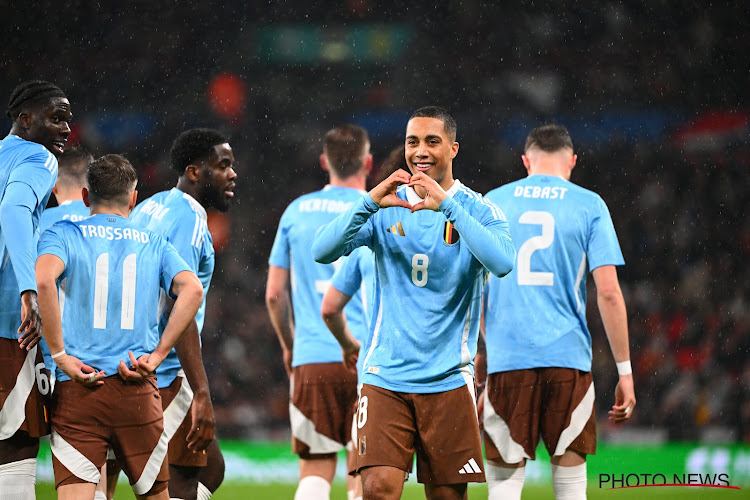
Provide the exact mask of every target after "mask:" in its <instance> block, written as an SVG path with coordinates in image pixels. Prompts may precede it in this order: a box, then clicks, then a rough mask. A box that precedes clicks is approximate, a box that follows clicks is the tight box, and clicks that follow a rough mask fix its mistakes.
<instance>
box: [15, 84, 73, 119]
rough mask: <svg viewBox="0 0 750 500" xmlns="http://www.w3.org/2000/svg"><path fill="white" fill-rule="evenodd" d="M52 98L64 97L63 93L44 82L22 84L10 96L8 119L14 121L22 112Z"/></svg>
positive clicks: (53, 85)
mask: <svg viewBox="0 0 750 500" xmlns="http://www.w3.org/2000/svg"><path fill="white" fill-rule="evenodd" d="M54 97H65V92H63V91H62V89H61V88H60V87H58V86H57V85H55V84H54V83H50V82H45V81H44V80H29V81H26V82H23V83H21V84H20V85H18V86H17V87H16V88H15V89H13V92H11V94H10V99H9V100H8V110H7V115H8V118H10V119H11V120H13V121H15V120H16V119H17V118H18V116H19V115H20V114H21V113H22V112H23V111H27V110H29V109H31V108H33V107H34V106H38V105H39V104H43V103H46V102H48V101H49V100H50V99H52V98H54Z"/></svg>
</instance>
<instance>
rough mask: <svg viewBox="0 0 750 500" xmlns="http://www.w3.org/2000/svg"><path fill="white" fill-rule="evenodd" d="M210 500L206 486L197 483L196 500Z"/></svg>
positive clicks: (209, 493) (209, 491)
mask: <svg viewBox="0 0 750 500" xmlns="http://www.w3.org/2000/svg"><path fill="white" fill-rule="evenodd" d="M209 498H211V490H209V489H208V488H206V485H205V484H203V483H200V482H199V483H198V496H197V499H198V500H208V499H209Z"/></svg>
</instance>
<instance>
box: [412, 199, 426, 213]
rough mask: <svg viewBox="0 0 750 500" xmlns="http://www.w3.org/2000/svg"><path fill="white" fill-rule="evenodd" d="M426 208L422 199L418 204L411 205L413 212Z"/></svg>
mask: <svg viewBox="0 0 750 500" xmlns="http://www.w3.org/2000/svg"><path fill="white" fill-rule="evenodd" d="M422 209H424V202H423V201H420V202H419V203H417V204H416V205H412V207H411V213H414V212H418V211H419V210H422Z"/></svg>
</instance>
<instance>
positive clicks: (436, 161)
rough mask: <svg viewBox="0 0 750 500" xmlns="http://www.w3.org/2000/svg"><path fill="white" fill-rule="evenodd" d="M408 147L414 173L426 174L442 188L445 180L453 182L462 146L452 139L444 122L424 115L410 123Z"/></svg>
mask: <svg viewBox="0 0 750 500" xmlns="http://www.w3.org/2000/svg"><path fill="white" fill-rule="evenodd" d="M405 148H406V150H405V155H406V163H407V164H408V165H409V170H411V173H412V174H416V173H417V172H424V173H426V174H427V175H428V176H430V177H431V178H432V179H434V180H435V181H436V182H437V183H438V184H440V185H441V186H442V182H443V180H444V179H448V180H450V181H451V184H452V183H453V182H452V180H453V170H452V169H453V158H455V157H456V154H457V153H458V143H457V142H455V141H452V140H451V138H450V137H449V136H448V133H447V132H446V131H445V125H444V124H443V120H440V119H438V118H426V117H421V116H420V117H417V118H412V119H411V120H409V123H408V124H407V125H406V144H405ZM446 174H448V175H447V176H446ZM449 187H450V186H447V187H446V186H443V189H447V188H449Z"/></svg>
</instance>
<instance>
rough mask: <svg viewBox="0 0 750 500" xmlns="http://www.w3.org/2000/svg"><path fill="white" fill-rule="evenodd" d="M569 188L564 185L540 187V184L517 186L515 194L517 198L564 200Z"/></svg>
mask: <svg viewBox="0 0 750 500" xmlns="http://www.w3.org/2000/svg"><path fill="white" fill-rule="evenodd" d="M567 191H568V188H563V187H550V186H545V187H539V186H516V189H515V191H513V196H515V197H516V198H540V199H543V200H558V199H560V200H562V199H563V198H565V193H566V192H567Z"/></svg>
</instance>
